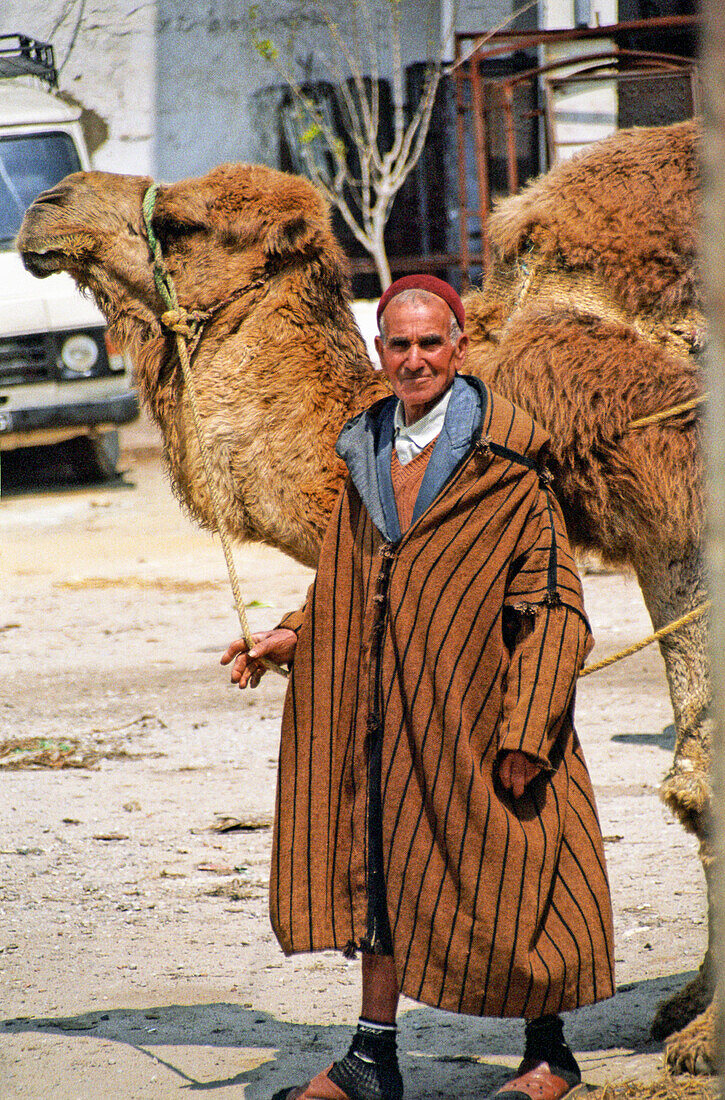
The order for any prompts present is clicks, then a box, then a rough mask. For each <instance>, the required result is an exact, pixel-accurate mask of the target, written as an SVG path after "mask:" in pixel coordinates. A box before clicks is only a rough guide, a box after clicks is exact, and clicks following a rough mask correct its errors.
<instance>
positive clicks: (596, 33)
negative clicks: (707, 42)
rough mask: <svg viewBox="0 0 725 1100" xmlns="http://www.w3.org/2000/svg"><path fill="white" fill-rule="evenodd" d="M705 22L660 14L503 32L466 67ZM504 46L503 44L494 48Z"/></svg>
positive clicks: (463, 39)
mask: <svg viewBox="0 0 725 1100" xmlns="http://www.w3.org/2000/svg"><path fill="white" fill-rule="evenodd" d="M701 22H702V21H701V19H700V18H699V17H698V16H696V15H660V16H657V17H656V18H653V19H631V20H628V21H626V22H624V23H610V24H609V25H608V26H606V27H570V28H565V29H563V30H546V31H499V32H498V33H497V34H494V35H491V37H490V38H489V39H488V40H487V43H486V45H485V46H481V47H479V48H478V49H475V50H473V51H472V53H471V54H470V56H469V57H466V58H465V61H464V62H463V63H464V64H465V63H466V62H469V61H470V60H471V58H473V57H478V58H479V59H480V60H483V59H488V58H491V57H499V56H500V55H501V54H506V53H512V52H513V51H514V50H525V49H527V48H529V47H532V48H533V47H534V46H543V45H546V44H552V45H554V44H556V43H559V42H576V41H578V40H579V39H582V40H584V41H589V40H590V39H594V38H611V37H612V35H614V34H622V33H624V32H626V31H654V30H686V29H687V28H688V27H693V28H695V27H699V26H700V25H701ZM479 37H481V36H480V35H472V34H462V35H456V40H457V42H458V40H459V39H460V42H461V43H464V42H466V41H470V40H471V39H473V40H474V41H475V40H476V39H477V38H479ZM492 43H501V45H496V44H494V45H492Z"/></svg>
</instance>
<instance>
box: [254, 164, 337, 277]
mask: <svg viewBox="0 0 725 1100" xmlns="http://www.w3.org/2000/svg"><path fill="white" fill-rule="evenodd" d="M274 183H275V186H274V187H270V188H269V189H268V190H267V191H266V192H265V193H264V196H263V200H262V202H261V203H260V209H259V215H260V224H259V231H260V232H259V243H260V244H261V246H262V249H263V251H264V254H265V256H266V257H267V258H268V259H269V260H277V259H281V258H282V257H284V256H290V255H292V254H295V253H296V254H298V255H301V254H304V253H305V252H309V250H310V249H312V248H314V247H316V246H318V245H319V239H320V234H321V233H323V232H324V229H325V226H326V224H327V220H328V217H327V210H326V207H325V204H324V202H323V199H322V196H321V195H320V193H319V192H318V191H317V190H316V189H315V188H314V187H313V186H312V184H311V183H309V182H308V181H307V180H304V179H301V178H300V177H299V176H283V175H281V174H280V175H278V176H277V178H276V179H275V181H274Z"/></svg>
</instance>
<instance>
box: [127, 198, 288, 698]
mask: <svg viewBox="0 0 725 1100" xmlns="http://www.w3.org/2000/svg"><path fill="white" fill-rule="evenodd" d="M158 190H159V185H158V184H157V183H154V184H152V185H151V187H149V189H148V190H147V191H146V194H145V195H144V197H143V203H142V210H143V217H144V224H145V226H146V234H147V237H148V245H149V253H150V255H151V257H152V258H153V261H154V268H153V270H154V282H155V283H156V288H157V290H158V292H159V295H160V297H161V299H162V301H163V303H164V305H165V306H166V312H165V313H164V314H162V316H161V318H160V320H161V323H162V324H163V325H165V327H166V328H168V329H169V330H170V331H172V332H173V333H174V337H175V339H176V349H177V351H178V353H179V363H180V364H181V372H182V374H183V376H184V384H185V385H186V389H187V392H188V394H189V401H190V404H191V413H192V418H193V421H194V429H195V431H196V440H197V443H198V445H199V452H200V454H201V459H202V463H203V465H204V473H205V475H206V486H207V490H208V492H209V499H210V501H211V506H212V511H213V513H214V523H215V525H216V529H217V533H218V535H219V538H220V539H221V544H222V549H223V551H224V558H225V560H226V563H227V572H228V573H229V581H230V583H231V586H232V592H233V594H234V602H235V604H236V608H237V615H238V616H239V624H240V626H241V628H242V636H243V638H244V641H245V642H246V643H247V645H248V646H249V647H250V649H251V647H252V646H253V645H254V641H253V638H252V632H251V630H250V627H249V620H248V619H247V613H246V611H245V610H244V598H243V596H242V592H241V588H240V586H239V576H238V574H237V568H236V565H235V563H234V555H233V553H232V545H231V540H230V538H229V534H228V532H227V529H226V524H225V522H224V517H223V513H222V508H221V504H220V501H219V496H218V489H217V486H216V484H215V482H214V476H213V468H212V464H211V456H210V453H209V446H208V444H207V442H206V439H205V438H204V430H203V426H202V422H201V416H200V414H199V406H198V404H197V400H196V390H195V388H194V379H193V377H192V374H191V363H190V360H189V349H188V346H187V343H186V339H187V338H188V337H187V336H186V333H187V332H189V333H190V337H193V335H194V334H193V333H192V332H191V330H190V328H189V323H188V320H187V318H188V316H189V315H188V314H187V312H186V310H185V309H183V308H180V307H179V302H178V298H177V296H176V287H175V286H174V281H173V279H172V278H171V275H170V274H169V270H168V268H167V266H166V264H165V263H164V258H163V255H162V252H161V242H160V241H159V239H158V237H157V236H156V234H155V233H154V231H153V227H152V225H151V218H152V216H153V212H154V205H155V203H156V196H157V193H158ZM261 663H262V664H263V665H264V667H265V668H268V669H271V671H272V672H277V673H279V675H280V676H285V677H286V676H288V672H287V670H286V669H284V668H280V666H279V665H276V664H275V663H274V661H268V660H267V659H266V658H262V660H261Z"/></svg>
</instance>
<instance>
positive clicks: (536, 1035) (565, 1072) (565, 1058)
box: [524, 1016, 582, 1088]
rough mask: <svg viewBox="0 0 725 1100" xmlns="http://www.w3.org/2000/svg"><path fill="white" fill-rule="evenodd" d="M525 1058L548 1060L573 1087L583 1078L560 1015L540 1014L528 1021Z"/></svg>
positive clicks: (558, 1073) (551, 1066)
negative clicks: (565, 1035)
mask: <svg viewBox="0 0 725 1100" xmlns="http://www.w3.org/2000/svg"><path fill="white" fill-rule="evenodd" d="M524 1058H525V1059H533V1060H534V1061H537V1062H548V1063H549V1068H550V1069H551V1070H552V1071H553V1072H554V1073H556V1075H557V1077H561V1078H562V1079H563V1080H564V1081H566V1083H567V1085H569V1086H570V1087H572V1088H573V1087H574V1085H578V1084H579V1082H580V1081H581V1079H582V1075H581V1070H580V1069H579V1066H578V1065H577V1061H576V1058H575V1057H574V1055H573V1054H572V1052H571V1047H570V1046H569V1044H568V1043H567V1041H566V1039H565V1038H564V1024H563V1023H562V1020H561V1017H559V1016H540V1017H539V1019H538V1020H528V1021H527V1023H526V1049H525V1051H524Z"/></svg>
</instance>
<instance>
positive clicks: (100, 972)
mask: <svg viewBox="0 0 725 1100" xmlns="http://www.w3.org/2000/svg"><path fill="white" fill-rule="evenodd" d="M123 443H124V451H123V461H122V466H123V467H124V469H125V474H124V477H123V478H122V479H121V480H119V481H118V482H116V483H114V484H112V485H108V486H100V487H99V486H96V487H92V486H91V487H88V486H86V487H82V486H77V485H76V486H75V487H68V486H65V487H62V486H60V487H59V486H55V487H53V486H47V487H46V488H44V489H42V488H38V487H37V486H36V487H35V488H34V489H33V488H27V487H25V488H23V487H19V486H18V485H15V487H13V485H12V483H11V484H10V485H9V487H8V485H7V477H8V474H7V472H6V470H7V464H6V465H5V466H4V468H3V473H2V476H3V483H4V484H3V488H4V490H5V491H4V494H3V497H2V500H1V501H0V530H1V532H2V537H1V542H0V554H1V560H0V672H1V674H2V685H3V686H2V689H1V691H0V867H1V870H0V879H1V886H0V899H1V900H0V968H1V969H2V973H3V989H4V996H3V1006H2V1019H1V1020H0V1074H1V1076H0V1096H2V1097H3V1098H23V1100H26V1098H32V1100H38V1098H45V1097H52V1098H54V1100H77V1098H81V1100H86V1098H88V1100H91V1098H92V1100H98V1098H106V1097H109V1098H111V1097H112V1098H114V1100H131V1098H144V1100H145V1098H154V1100H155V1098H165V1097H175V1096H176V1095H177V1094H179V1093H181V1092H183V1091H205V1092H208V1093H210V1094H213V1096H214V1097H215V1100H225V1098H227V1097H230V1098H231V1097H245V1098H252V1100H254V1098H269V1097H271V1095H272V1094H273V1093H274V1092H275V1091H276V1089H278V1088H280V1087H281V1086H282V1085H284V1084H287V1083H290V1084H293V1083H295V1082H296V1081H301V1080H304V1079H306V1078H307V1077H309V1076H310V1075H311V1074H312V1073H314V1072H316V1071H317V1070H319V1069H320V1068H322V1067H323V1066H324V1065H326V1064H328V1062H329V1061H331V1060H332V1058H333V1056H335V1055H337V1054H339V1053H340V1052H341V1050H342V1048H343V1047H344V1045H345V1044H346V1041H347V1036H348V1034H349V1029H350V1026H351V1025H352V1024H353V1022H354V1021H355V1020H356V1018H357V1009H358V1004H357V1001H358V994H359V970H358V964H357V963H355V962H348V961H346V960H345V959H343V958H341V957H339V956H337V955H334V954H332V953H328V954H323V955H319V956H300V957H298V958H294V959H285V958H284V957H283V955H282V952H281V950H280V949H279V947H278V946H277V944H276V941H275V940H274V938H273V936H272V933H271V931H270V928H269V924H268V920H267V902H266V881H267V864H268V858H269V850H270V835H271V834H270V821H271V816H272V810H273V802H274V786H275V765H276V749H277V737H278V724H279V717H280V710H281V706H282V699H283V694H284V682H283V681H282V680H281V679H280V678H279V677H276V676H273V675H268V676H266V677H265V679H264V680H263V682H262V684H261V686H260V687H259V688H258V689H257V691H256V692H249V691H248V692H244V693H242V692H239V691H238V690H237V689H236V688H234V687H232V686H231V684H230V683H229V679H228V673H227V671H226V670H223V669H222V668H220V666H219V660H218V658H219V655H220V653H221V652H222V651H223V650H224V649H225V648H226V645H227V644H228V642H229V641H230V640H231V639H232V638H233V637H236V636H237V634H238V633H239V630H238V622H237V619H236V614H235V611H234V608H233V603H232V597H231V593H230V589H229V585H228V581H227V578H226V570H225V565H224V560H223V555H222V551H221V547H220V545H219V543H218V540H215V539H213V538H212V537H211V536H209V535H207V534H205V533H203V532H200V531H198V530H197V529H196V528H194V527H193V526H192V525H191V523H190V522H189V521H188V520H187V519H186V518H185V516H184V515H183V514H182V512H181V511H180V509H179V507H178V505H177V503H176V502H175V500H174V498H173V496H172V494H171V492H170V490H169V487H168V484H167V482H166V480H165V477H164V473H163V470H162V467H161V463H160V460H159V457H158V453H157V449H156V439H155V436H154V434H153V432H152V430H151V429H149V428H148V426H147V425H145V424H143V423H142V424H140V425H139V426H137V427H134V428H132V429H129V430H127V432H126V435H125V437H124V439H123ZM11 473H12V471H11ZM11 481H12V479H11ZM237 563H238V568H239V571H240V576H241V583H242V589H243V591H244V594H245V598H246V600H247V601H248V602H249V605H250V606H249V617H250V621H251V623H252V627H253V628H263V627H266V626H269V625H274V624H275V623H276V621H277V620H278V618H279V616H280V614H281V613H282V612H283V611H285V610H287V609H288V608H290V607H292V606H296V605H297V604H298V603H299V602H300V601H301V599H302V597H303V595H304V592H305V590H306V588H307V585H308V583H309V580H310V576H311V575H310V573H309V571H308V570H305V569H304V568H302V567H301V566H298V565H296V564H294V563H293V562H291V561H290V560H288V559H287V558H285V557H283V556H282V555H280V554H278V553H276V552H273V551H270V550H267V549H264V548H260V547H246V548H242V549H240V550H238V552H237ZM585 589H586V598H587V606H588V610H589V614H590V617H591V620H592V623H593V627H594V632H595V635H596V637H597V647H596V649H595V656H601V655H604V654H606V653H608V652H612V651H614V650H616V649H618V648H620V647H621V646H622V645H624V644H626V643H627V642H629V641H631V640H633V639H635V638H638V637H640V636H642V635H644V634H646V633H648V632H649V630H650V624H649V620H648V618H647V615H646V612H645V610H644V607H643V604H642V601H641V598H640V594H639V590H638V588H637V585H636V582H635V581H634V580H633V579H632V578H631V577H626V576H621V575H612V574H607V573H597V572H590V573H588V574H587V575H586V576H585ZM577 715H578V723H577V724H578V727H579V732H580V735H581V737H582V740H583V742H584V746H585V750H586V753H587V758H588V762H589V766H590V770H591V773H592V776H593V779H594V783H595V789H596V793H597V798H598V804H599V810H600V816H601V818H602V826H603V832H604V835H605V840H606V850H607V855H608V859H609V871H610V878H611V883H612V890H613V896H614V908H615V921H616V943H617V952H616V958H617V967H618V971H617V978H618V993H617V996H616V997H615V998H614V999H613V1000H612V1001H609V1002H606V1003H604V1004H601V1005H599V1006H595V1007H593V1008H590V1009H583V1010H581V1011H580V1012H578V1013H576V1014H573V1015H572V1016H571V1017H570V1018H569V1019H568V1021H567V1034H568V1036H569V1039H570V1042H571V1043H572V1045H573V1046H574V1048H575V1050H576V1051H577V1054H578V1057H579V1059H580V1062H581V1064H582V1067H583V1070H584V1075H585V1079H586V1081H588V1082H590V1083H592V1084H601V1083H604V1082H606V1081H619V1080H622V1079H624V1078H629V1077H632V1078H638V1079H641V1080H645V1079H649V1078H650V1077H652V1076H653V1075H655V1074H656V1073H657V1072H658V1069H659V1067H660V1065H661V1049H660V1047H659V1046H658V1044H655V1043H653V1042H651V1041H650V1040H649V1038H648V1028H649V1023H650V1020H651V1017H652V1015H653V1012H654V1010H655V1007H656V1005H657V1003H658V1002H659V1001H660V1000H661V999H662V998H663V997H664V996H666V995H668V994H669V993H670V992H672V991H674V990H675V989H677V988H678V987H679V986H680V985H681V984H682V983H683V982H684V981H685V980H686V978H687V977H688V976H691V974H692V972H693V971H694V970H696V968H697V966H698V964H699V962H700V960H701V958H702V954H703V951H704V947H705V938H706V924H705V897H704V888H703V879H702V873H701V870H700V865H699V862H698V860H697V855H696V846H695V843H694V841H693V839H692V838H691V837H689V836H687V835H686V834H685V833H684V832H683V830H682V829H681V828H680V827H679V826H678V825H677V824H676V823H675V822H674V821H673V820H672V819H671V817H670V815H669V813H668V812H667V810H666V809H665V808H664V807H663V806H662V804H661V803H660V801H659V799H658V795H657V789H658V784H659V782H660V779H661V777H662V775H663V774H664V772H665V770H666V768H667V766H668V763H669V761H670V759H671V755H672V748H673V738H674V731H673V727H672V725H671V721H672V715H671V710H670V705H669V699H668V695H667V687H666V682H665V678H664V674H663V668H662V664H661V660H660V657H659V654H658V652H657V651H656V650H655V649H653V648H650V649H648V650H646V651H644V652H643V653H642V654H640V655H638V656H636V657H634V658H631V659H630V660H629V661H627V662H624V663H621V664H618V665H616V666H614V667H613V668H612V669H610V670H607V671H604V672H600V673H597V674H596V675H594V676H591V677H588V678H587V679H585V680H583V681H582V682H581V686H580V690H579V695H578V704H577ZM34 760H35V761H39V762H40V764H42V765H43V766H39V765H33V766H30V765H31V764H32V761H34ZM71 764H73V765H77V766H63V765H71ZM224 817H226V818H232V819H234V820H235V821H236V822H237V827H236V828H230V829H228V830H227V831H219V830H218V828H216V826H218V825H219V824H221V823H223V821H222V819H223V818H224ZM232 823H233V822H232ZM226 824H230V822H226ZM521 1038H522V1025H521V1024H520V1023H519V1022H517V1021H514V1022H509V1023H504V1022H501V1021H496V1020H476V1019H473V1020H472V1019H470V1018H465V1017H456V1016H452V1015H447V1014H445V1013H439V1012H436V1011H434V1010H432V1009H428V1008H425V1007H422V1006H420V1005H416V1004H415V1003H413V1002H410V1001H406V1002H404V1004H403V1006H402V1011H401V1016H400V1040H399V1047H400V1051H401V1054H402V1067H403V1072H404V1076H405V1079H406V1090H407V1091H406V1095H407V1096H408V1097H410V1098H415V1100H433V1098H435V1097H456V1098H459V1100H474V1098H482V1097H485V1096H486V1095H487V1093H488V1092H489V1090H491V1089H493V1088H494V1087H495V1086H497V1085H498V1084H500V1083H502V1082H503V1080H504V1079H505V1078H506V1076H507V1072H506V1069H507V1067H512V1066H515V1065H516V1063H517V1060H518V1055H519V1051H520V1044H521Z"/></svg>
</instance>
